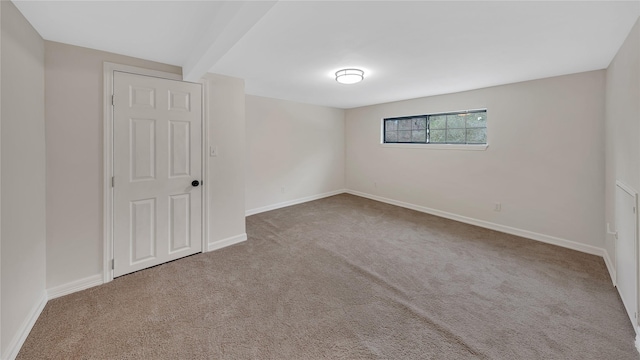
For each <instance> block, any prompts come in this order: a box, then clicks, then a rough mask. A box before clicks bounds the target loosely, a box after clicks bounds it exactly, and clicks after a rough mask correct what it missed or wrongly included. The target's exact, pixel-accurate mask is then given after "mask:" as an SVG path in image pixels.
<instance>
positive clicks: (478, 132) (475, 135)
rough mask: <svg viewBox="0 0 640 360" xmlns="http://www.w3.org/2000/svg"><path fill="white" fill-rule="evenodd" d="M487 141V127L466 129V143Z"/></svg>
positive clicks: (483, 142)
mask: <svg viewBox="0 0 640 360" xmlns="http://www.w3.org/2000/svg"><path fill="white" fill-rule="evenodd" d="M486 142H487V129H486V128H482V129H467V144H485V143H486Z"/></svg>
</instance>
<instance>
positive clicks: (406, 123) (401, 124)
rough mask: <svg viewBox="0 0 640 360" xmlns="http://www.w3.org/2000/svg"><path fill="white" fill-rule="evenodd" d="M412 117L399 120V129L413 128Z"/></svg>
mask: <svg viewBox="0 0 640 360" xmlns="http://www.w3.org/2000/svg"><path fill="white" fill-rule="evenodd" d="M411 123H412V120H411V119H403V120H398V130H411Z"/></svg>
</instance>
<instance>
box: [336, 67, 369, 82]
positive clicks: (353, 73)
mask: <svg viewBox="0 0 640 360" xmlns="http://www.w3.org/2000/svg"><path fill="white" fill-rule="evenodd" d="M363 79H364V71H362V70H360V69H342V70H338V71H336V81H337V82H339V83H340V84H347V85H348V84H355V83H357V82H360V81H362V80H363Z"/></svg>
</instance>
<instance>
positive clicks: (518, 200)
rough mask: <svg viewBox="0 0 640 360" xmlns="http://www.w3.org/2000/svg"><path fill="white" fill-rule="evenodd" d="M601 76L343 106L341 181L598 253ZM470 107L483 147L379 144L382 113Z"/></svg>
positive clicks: (594, 74) (589, 74)
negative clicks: (483, 119)
mask: <svg viewBox="0 0 640 360" xmlns="http://www.w3.org/2000/svg"><path fill="white" fill-rule="evenodd" d="M604 82H605V73H604V71H593V72H587V73H580V74H575V75H568V76H561V77H553V78H548V79H542V80H536V81H528V82H522V83H516V84H510V85H504V86H496V87H491V88H486V89H479V90H474V91H467V92H462V93H456V94H449V95H442V96H433V97H426V98H420V99H414V100H407V101H400V102H394V103H388V104H381V105H374V106H367V107H362V108H356V109H350V110H347V112H346V144H347V149H346V154H347V155H346V161H347V163H346V175H347V188H348V189H350V190H356V191H359V192H362V193H366V194H371V195H375V196H379V197H383V198H387V199H391V200H395V201H401V202H405V203H409V204H414V205H418V206H422V207H426V208H430V209H434V210H437V211H440V212H447V213H450V214H454V215H456V216H462V217H466V218H470V219H473V220H480V221H483V222H486V223H487V224H497V225H499V226H500V227H508V228H511V229H516V230H524V231H526V232H531V233H532V234H529V235H535V237H537V238H538V239H542V240H548V241H551V242H556V243H562V244H563V245H569V246H571V245H576V246H574V248H579V249H581V250H583V251H590V252H594V253H600V252H601V250H600V248H602V247H603V245H604V244H603V239H602V234H603V232H604V226H603V225H604V221H603V218H604V211H603V209H604V151H603V149H604V136H603V131H604V121H603V118H604ZM477 108H487V109H488V143H489V148H488V149H487V150H485V151H463V150H434V149H406V148H388V147H382V146H381V145H380V131H381V119H382V118H385V117H394V116H403V115H417V114H429V113H437V112H446V111H454V110H464V109H477ZM374 182H375V183H377V187H376V186H375V185H374ZM498 202H499V203H501V204H502V211H501V212H496V211H494V203H498Z"/></svg>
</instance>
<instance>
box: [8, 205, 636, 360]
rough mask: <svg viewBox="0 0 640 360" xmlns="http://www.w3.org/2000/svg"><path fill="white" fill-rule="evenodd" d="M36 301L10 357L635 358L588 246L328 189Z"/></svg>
mask: <svg viewBox="0 0 640 360" xmlns="http://www.w3.org/2000/svg"><path fill="white" fill-rule="evenodd" d="M247 233H248V236H249V239H248V241H246V242H244V243H242V244H238V245H235V246H231V247H228V248H225V249H222V250H219V251H215V252H212V253H207V254H198V255H194V256H191V257H188V258H185V259H181V260H178V261H174V262H171V263H168V264H164V265H161V266H158V267H155V268H152V269H148V270H144V271H140V272H137V273H134V274H131V275H127V276H124V277H121V278H118V279H115V280H114V281H113V282H111V283H108V284H106V285H103V286H99V287H96V288H92V289H88V290H85V291H82V292H79V293H75V294H72V295H68V296H65V297H62V298H59V299H55V300H52V301H50V302H49V303H48V304H47V306H46V308H45V310H44V312H43V313H42V316H41V317H40V318H39V319H38V321H37V323H36V325H35V327H34V328H33V331H32V332H31V334H30V335H29V337H28V339H27V341H26V343H25V345H24V347H23V348H22V350H21V352H20V354H19V356H18V358H19V359H580V360H587V359H638V353H637V351H636V349H635V348H634V345H633V340H634V331H633V329H632V327H631V324H630V322H629V320H628V319H627V318H626V315H625V312H624V310H623V306H622V303H621V301H620V299H619V297H618V295H617V293H616V291H615V289H614V288H613V286H612V285H611V280H610V278H609V275H608V273H607V270H606V268H605V265H604V262H603V260H602V259H601V258H599V257H596V256H592V255H586V254H583V253H579V252H576V251H571V250H567V249H563V248H559V247H555V246H551V245H546V244H543V243H540V242H536V241H532V240H526V239H523V238H519V237H516V236H511V235H506V234H502V233H499V232H495V231H491V230H486V229H482V228H478V227H474V226H471V225H465V224H461V223H457V222H455V221H450V220H446V219H442V218H438V217H435V216H430V215H426V214H422V213H419V212H415V211H411V210H407V209H403V208H399V207H395V206H391V205H387V204H383V203H378V202H375V201H371V200H367V199H363V198H359V197H356V196H351V195H346V194H345V195H338V196H334V197H330V198H326V199H323V200H318V201H314V202H309V203H305V204H301V205H297V206H292V207H288V208H284V209H280V210H275V211H270V212H267V213H262V214H258V215H254V216H251V217H249V218H247Z"/></svg>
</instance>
